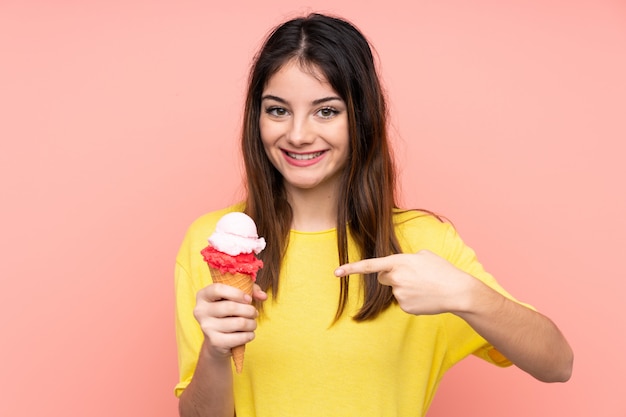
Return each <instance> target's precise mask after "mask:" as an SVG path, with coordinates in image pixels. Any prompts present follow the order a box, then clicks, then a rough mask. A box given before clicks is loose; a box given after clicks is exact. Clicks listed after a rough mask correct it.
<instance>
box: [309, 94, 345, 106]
mask: <svg viewBox="0 0 626 417" xmlns="http://www.w3.org/2000/svg"><path fill="white" fill-rule="evenodd" d="M334 100H339V101H343V100H342V99H341V97H337V96H329V97H324V98H318V99H317V100H313V105H318V104H322V103H326V102H327V101H334Z"/></svg>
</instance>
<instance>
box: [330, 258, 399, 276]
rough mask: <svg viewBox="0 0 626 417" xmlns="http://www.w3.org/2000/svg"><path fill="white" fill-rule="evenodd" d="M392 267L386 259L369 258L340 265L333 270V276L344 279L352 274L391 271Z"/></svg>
mask: <svg viewBox="0 0 626 417" xmlns="http://www.w3.org/2000/svg"><path fill="white" fill-rule="evenodd" d="M391 267H392V265H391V264H390V263H389V259H388V258H387V257H384V258H370V259H363V260H361V261H356V262H351V263H348V264H344V265H341V266H340V267H339V268H337V269H335V276H337V277H345V276H347V275H352V274H371V273H376V272H383V271H389V270H391Z"/></svg>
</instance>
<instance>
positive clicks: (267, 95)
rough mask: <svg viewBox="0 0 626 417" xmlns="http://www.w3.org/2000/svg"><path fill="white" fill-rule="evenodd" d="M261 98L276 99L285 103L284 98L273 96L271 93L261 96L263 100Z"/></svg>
mask: <svg viewBox="0 0 626 417" xmlns="http://www.w3.org/2000/svg"><path fill="white" fill-rule="evenodd" d="M263 100H274V101H278V102H279V103H284V104H287V100H285V99H284V98H280V97H278V96H273V95H271V94H266V95H264V96H263V97H261V101H263Z"/></svg>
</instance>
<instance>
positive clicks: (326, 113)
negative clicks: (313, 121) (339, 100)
mask: <svg viewBox="0 0 626 417" xmlns="http://www.w3.org/2000/svg"><path fill="white" fill-rule="evenodd" d="M318 113H319V115H320V117H322V118H324V119H330V118H331V117H334V116H336V115H337V114H338V113H339V111H337V110H336V109H334V108H332V107H324V108H322V109H320V110H319V111H318Z"/></svg>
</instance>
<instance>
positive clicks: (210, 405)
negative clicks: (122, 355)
mask: <svg viewBox="0 0 626 417" xmlns="http://www.w3.org/2000/svg"><path fill="white" fill-rule="evenodd" d="M253 296H254V298H256V299H258V300H261V301H263V300H265V299H266V298H267V295H266V294H265V293H264V292H263V291H261V290H260V289H259V287H258V286H256V285H255V289H254V293H253ZM251 302H252V298H251V297H250V296H248V295H246V294H245V293H244V292H243V291H241V290H238V289H236V288H234V287H230V286H228V285H223V284H212V285H209V286H207V287H205V288H203V289H201V290H200V291H198V293H197V295H196V307H195V308H194V312H193V313H194V317H195V318H196V320H197V321H198V323H199V324H200V327H201V329H202V332H203V333H204V343H203V344H202V348H201V349H200V353H199V356H198V363H197V365H196V369H195V372H194V374H193V378H192V380H191V382H190V383H189V385H188V386H187V388H186V389H185V391H183V393H182V394H181V395H180V400H179V405H178V410H179V414H180V416H181V417H200V416H203V417H204V416H211V417H233V415H234V414H235V406H234V398H233V377H232V370H231V365H230V357H231V353H230V351H231V349H232V348H233V347H235V346H239V345H242V344H245V343H248V342H250V341H251V340H252V339H253V338H254V330H255V329H256V317H257V316H258V312H257V310H256V308H255V307H254V306H253V305H251Z"/></svg>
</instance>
